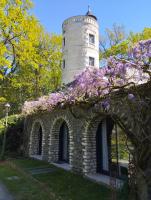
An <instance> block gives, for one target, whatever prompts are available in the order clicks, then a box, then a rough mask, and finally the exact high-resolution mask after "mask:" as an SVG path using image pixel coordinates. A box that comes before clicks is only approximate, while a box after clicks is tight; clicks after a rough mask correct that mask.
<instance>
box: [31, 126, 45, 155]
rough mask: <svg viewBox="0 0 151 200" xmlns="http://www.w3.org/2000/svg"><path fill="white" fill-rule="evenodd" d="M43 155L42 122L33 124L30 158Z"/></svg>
mask: <svg viewBox="0 0 151 200" xmlns="http://www.w3.org/2000/svg"><path fill="white" fill-rule="evenodd" d="M42 154H43V129H42V126H41V123H40V122H35V123H34V124H33V129H32V133H31V139H30V156H42Z"/></svg>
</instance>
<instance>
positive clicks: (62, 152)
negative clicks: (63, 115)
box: [59, 122, 69, 163]
mask: <svg viewBox="0 0 151 200" xmlns="http://www.w3.org/2000/svg"><path fill="white" fill-rule="evenodd" d="M59 161H61V162H66V163H68V162H69V130H68V127H67V124H66V123H65V122H63V124H62V125H61V127H60V131H59Z"/></svg>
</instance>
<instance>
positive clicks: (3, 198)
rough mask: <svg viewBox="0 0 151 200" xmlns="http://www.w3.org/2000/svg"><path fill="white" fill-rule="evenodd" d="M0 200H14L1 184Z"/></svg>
mask: <svg viewBox="0 0 151 200" xmlns="http://www.w3.org/2000/svg"><path fill="white" fill-rule="evenodd" d="M0 200H14V199H13V197H12V196H11V194H10V193H9V192H8V190H7V189H6V187H5V186H4V185H3V184H2V183H0Z"/></svg>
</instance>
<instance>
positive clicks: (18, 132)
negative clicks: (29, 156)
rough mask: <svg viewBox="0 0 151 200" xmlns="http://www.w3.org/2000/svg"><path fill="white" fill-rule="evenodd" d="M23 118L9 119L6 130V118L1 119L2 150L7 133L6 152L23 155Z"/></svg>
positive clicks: (0, 137)
mask: <svg viewBox="0 0 151 200" xmlns="http://www.w3.org/2000/svg"><path fill="white" fill-rule="evenodd" d="M23 120H24V119H23V117H22V116H21V115H11V116H9V117H8V126H7V129H6V128H5V118H2V119H0V149H1V146H2V142H3V135H4V133H6V152H7V153H13V154H14V153H15V154H22V146H23Z"/></svg>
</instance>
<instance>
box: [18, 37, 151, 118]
mask: <svg viewBox="0 0 151 200" xmlns="http://www.w3.org/2000/svg"><path fill="white" fill-rule="evenodd" d="M150 78H151V40H145V41H140V42H139V43H138V44H137V45H136V46H135V47H134V48H131V49H130V50H129V52H128V58H127V59H126V60H123V59H118V58H116V57H110V58H109V59H108V63H107V65H106V66H104V67H102V68H99V69H97V68H86V69H85V70H84V71H83V72H82V73H81V74H79V75H77V76H76V77H75V80H74V81H73V82H72V83H70V84H69V85H68V86H66V88H64V89H60V91H58V92H54V93H50V94H49V95H48V96H42V97H40V98H39V99H38V100H36V101H28V102H27V101H26V102H25V103H24V105H23V109H22V112H23V114H24V115H30V114H33V113H36V112H41V111H52V110H53V109H55V108H56V107H58V106H61V107H62V106H64V105H69V104H70V105H72V104H79V103H80V102H87V101H89V100H90V99H95V98H96V97H97V98H100V99H101V98H103V97H104V96H105V95H107V94H109V93H111V92H112V91H116V90H119V89H120V88H121V87H126V86H129V85H130V84H135V85H138V84H143V83H145V82H147V81H150ZM128 98H129V99H134V95H133V94H129V95H128ZM103 105H105V103H104V104H103Z"/></svg>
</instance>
